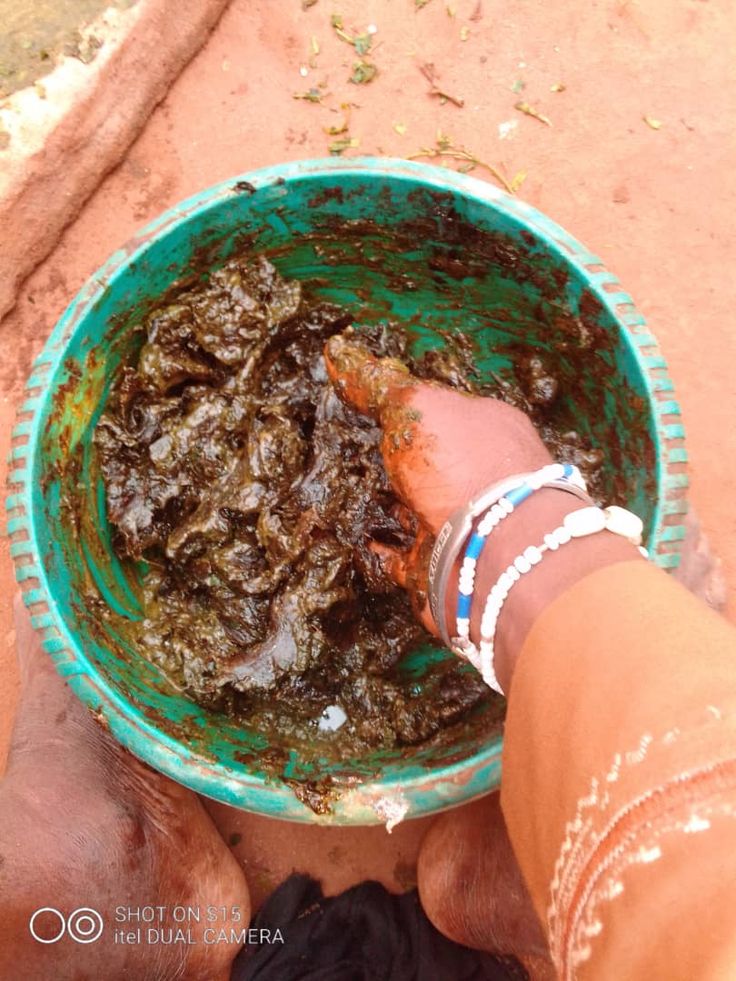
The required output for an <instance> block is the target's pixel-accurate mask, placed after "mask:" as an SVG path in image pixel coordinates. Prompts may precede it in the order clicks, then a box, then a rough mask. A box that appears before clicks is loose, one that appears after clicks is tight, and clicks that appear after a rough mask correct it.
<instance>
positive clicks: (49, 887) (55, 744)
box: [0, 602, 250, 981]
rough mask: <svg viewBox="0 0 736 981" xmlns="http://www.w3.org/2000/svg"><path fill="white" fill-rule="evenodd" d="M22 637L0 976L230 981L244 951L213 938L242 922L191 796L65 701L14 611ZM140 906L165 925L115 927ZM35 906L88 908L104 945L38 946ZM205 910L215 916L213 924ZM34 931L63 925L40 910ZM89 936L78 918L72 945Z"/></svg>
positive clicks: (241, 898)
mask: <svg viewBox="0 0 736 981" xmlns="http://www.w3.org/2000/svg"><path fill="white" fill-rule="evenodd" d="M16 629H17V647H18V653H19V659H20V665H21V681H22V690H21V698H20V704H19V707H18V715H17V720H16V724H15V729H14V731H13V738H12V743H11V750H10V756H9V760H8V769H7V776H6V777H5V779H4V780H3V782H2V784H0V977H2V978H20V977H23V978H28V979H35V978H39V979H41V978H48V977H54V978H55V979H56V981H64V979H67V978H69V979H71V978H74V979H87V978H89V979H98V978H109V979H111V981H113V979H117V978H130V979H139V978H153V977H155V978H156V979H157V981H166V979H169V978H171V979H174V978H177V979H187V981H200V979H201V981H224V979H226V978H228V977H229V974H230V965H231V962H232V960H233V958H234V957H235V955H236V954H237V952H238V949H239V947H240V944H239V943H237V942H235V943H234V944H230V943H226V942H216V943H215V942H207V939H208V938H209V940H210V941H211V940H213V939H214V938H215V937H216V936H217V933H218V931H219V930H220V929H225V930H226V931H227V932H228V933H229V931H230V929H231V928H233V929H235V931H236V932H237V931H238V930H240V929H244V928H245V927H247V925H248V922H249V919H250V900H249V896H248V888H247V885H246V882H245V878H244V876H243V873H242V871H241V870H240V868H239V866H238V864H237V862H236V861H235V859H234V858H233V856H232V855H231V854H230V852H229V850H228V848H227V846H226V845H225V843H224V841H223V840H222V838H220V836H219V835H218V833H217V831H216V829H215V827H214V825H213V823H212V821H211V819H210V818H209V816H208V815H207V814H206V812H205V810H204V808H203V807H202V804H201V803H200V801H199V800H198V798H197V797H196V795H195V794H193V793H192V792H191V791H189V790H187V789H185V788H184V787H181V786H179V785H178V784H175V783H173V782H172V781H170V780H169V779H167V778H166V777H163V776H161V775H160V774H159V773H156V772H155V771H154V770H151V769H149V768H148V767H147V766H146V765H145V764H143V763H141V762H140V761H139V760H137V759H136V758H135V757H133V756H131V754H130V753H128V752H127V751H126V750H124V749H123V748H122V747H121V746H119V745H118V744H117V743H116V742H115V740H114V739H113V738H112V737H111V736H110V735H109V734H108V733H107V732H105V731H104V730H103V729H102V728H101V727H100V726H99V725H98V724H97V723H96V722H95V720H94V719H93V717H92V715H91V714H90V713H89V711H88V710H87V709H86V708H85V706H84V705H82V703H81V702H79V701H78V700H77V698H76V697H75V696H74V695H73V694H72V693H71V692H70V691H69V689H68V688H67V687H66V685H65V684H64V682H63V681H62V679H61V678H60V677H59V675H57V673H56V671H55V669H54V667H53V665H52V663H51V659H50V658H49V657H48V655H46V654H45V653H44V652H43V650H42V649H41V646H40V641H39V639H38V637H37V635H36V634H35V632H34V631H33V630H32V628H31V626H30V621H29V618H28V615H27V613H26V612H25V610H24V609H23V607H22V604H21V603H20V602H18V604H17V606H16ZM143 906H150V907H164V908H165V912H164V913H162V914H157V916H158V915H160V916H162V917H163V919H162V920H154V922H152V923H148V924H146V923H138V922H136V921H135V920H133V921H130V922H122V923H121V922H120V921H119V916H118V918H117V920H116V907H124V908H126V909H127V908H128V907H133V908H138V907H143ZM41 907H53V908H54V909H56V910H59V911H60V912H61V913H62V914H63V915H64V916H65V917H68V916H69V914H70V913H71V912H72V911H74V910H78V909H79V908H80V907H90V908H91V909H92V910H94V911H96V912H98V913H99V914H100V915H101V917H102V920H103V922H104V928H103V932H102V935H101V936H100V939H99V940H97V941H95V942H92V943H86V944H85V943H80V942H78V941H75V940H74V939H73V938H72V937H70V936H69V931H68V930H67V931H66V932H65V934H64V935H63V936H62V938H61V939H60V940H59V941H58V942H56V943H53V944H42V943H39V942H38V941H37V940H34V939H33V937H32V936H31V934H30V931H29V921H30V918H31V915H32V914H33V912H34V911H35V910H38V909H39V908H41ZM174 907H180V908H181V907H192V908H194V909H198V910H200V911H201V914H200V915H201V917H202V920H201V921H200V922H199V923H197V922H195V921H192V920H191V919H189V920H188V921H185V922H181V923H176V922H174V920H173V916H174V913H173V912H172V911H173V909H174ZM208 907H212V908H217V909H218V913H217V914H216V919H214V920H213V921H208V920H207V919H206V911H207V908H208ZM222 907H225V909H226V910H227V911H228V912H227V913H225V914H223V911H222ZM233 908H236V909H237V910H238V912H236V913H235V914H233V913H232V912H231V911H232V910H233ZM125 915H127V914H125ZM34 926H35V930H36V932H37V933H38V935H40V936H41V937H42V938H47V939H48V938H51V937H54V936H55V935H56V934H57V933H58V931H59V929H60V920H59V917H58V916H57V915H56V914H54V913H45V914H41V915H40V916H39V917H38V918H37V919H36V921H35V924H34ZM92 926H93V921H92V920H84V919H82V920H80V921H79V929H78V935H81V934H83V933H84V932H85V931H86V932H87V933H90V932H91V931H92ZM138 926H141V927H143V930H142V933H143V942H142V943H133V944H121V943H120V942H117V943H116V942H115V932H116V930H121V929H122V930H123V932H124V933H127V932H129V931H131V930H134V929H135V928H137V927H138ZM149 927H153V928H161V929H166V930H168V929H169V928H172V927H173V928H175V929H176V928H179V927H180V928H183V929H184V930H185V931H186V930H189V931H190V932H191V940H192V943H191V944H185V943H182V942H178V943H173V944H171V945H163V944H161V943H153V944H151V945H149V944H147V943H146V940H147V939H148V934H147V930H148V928H149ZM207 928H209V929H210V930H211V931H212V929H213V928H214V932H211V933H208V934H207V935H206V936H205V930H206V929H207ZM154 936H155V935H154Z"/></svg>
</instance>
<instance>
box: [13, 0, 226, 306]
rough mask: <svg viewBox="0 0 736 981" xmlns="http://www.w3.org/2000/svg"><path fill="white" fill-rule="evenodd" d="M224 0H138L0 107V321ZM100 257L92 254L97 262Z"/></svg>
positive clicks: (95, 26)
mask: <svg viewBox="0 0 736 981" xmlns="http://www.w3.org/2000/svg"><path fill="white" fill-rule="evenodd" d="M227 4H228V0H178V2H177V4H176V6H175V12H174V9H173V8H172V4H171V2H170V0H138V2H137V3H135V4H134V5H133V6H132V7H129V8H128V9H126V10H118V9H115V8H108V9H107V10H105V11H104V12H103V13H102V14H101V15H100V16H99V17H98V18H96V19H95V20H94V21H93V22H92V23H90V25H89V26H88V27H87V28H86V29H85V30H84V31H83V34H84V36H85V37H90V36H94V37H96V38H98V39H99V40H101V41H102V42H103V43H102V46H101V47H100V49H99V51H98V53H97V56H96V57H95V59H94V60H93V61H92V62H90V63H89V64H83V63H82V62H81V61H79V60H77V59H75V58H64V59H63V60H62V61H61V62H60V63H59V65H58V66H57V67H56V68H55V69H54V70H53V71H52V72H51V73H50V74H49V75H47V76H45V77H44V78H42V79H41V80H40V84H39V83H37V84H36V85H32V86H29V87H28V88H25V89H22V90H20V91H18V92H15V93H13V95H11V96H9V97H8V98H7V99H5V100H4V101H3V102H2V103H1V104H0V134H2V135H3V136H4V140H3V142H5V143H6V146H5V147H2V146H0V271H1V272H0V320H2V318H3V317H4V316H5V314H7V313H8V312H9V311H10V310H11V309H12V307H13V306H14V304H15V300H16V297H17V293H18V289H19V288H20V285H21V284H22V282H23V280H24V279H25V278H26V277H27V276H28V275H29V274H30V273H31V272H32V271H33V269H34V268H35V267H36V266H37V265H38V264H39V263H40V262H41V261H42V260H43V259H45V258H46V256H47V255H48V254H49V253H50V252H51V251H52V249H53V248H54V246H55V245H56V243H57V242H58V240H59V238H60V237H61V234H62V232H63V230H64V228H65V227H66V225H67V224H69V222H70V221H72V220H73V219H74V218H75V217H76V216H77V214H78V212H79V210H80V208H81V207H82V205H83V204H84V202H85V201H86V200H87V198H88V197H89V196H90V194H91V193H92V192H93V191H94V190H95V188H96V187H97V186H98V185H99V183H100V181H101V180H102V178H103V177H104V176H105V175H106V174H107V173H108V172H109V171H110V170H112V169H113V168H114V167H115V166H116V164H118V163H119V161H120V160H121V159H122V157H123V155H124V154H125V152H126V150H127V149H128V148H129V146H130V145H131V143H132V142H133V141H134V139H135V138H136V136H138V134H139V133H140V131H141V130H142V129H143V126H144V125H145V122H146V120H147V119H148V117H149V115H150V114H151V111H152V110H153V108H154V107H155V106H156V104H157V103H158V102H160V101H161V100H162V99H163V98H164V96H165V95H166V93H167V91H168V90H169V87H170V86H171V84H172V82H173V81H174V79H175V78H176V77H177V76H178V75H179V73H180V72H181V70H182V69H183V68H184V66H185V65H186V64H187V62H188V61H189V60H190V59H191V58H192V56H193V55H194V54H195V53H196V52H197V51H198V50H199V48H200V47H201V46H202V45H203V44H204V42H205V41H206V40H207V37H208V36H209V33H210V31H211V30H212V28H213V27H214V26H215V24H216V23H217V21H218V19H219V17H220V15H221V13H222V12H223V10H224V9H225V7H226V6H227ZM103 258H104V256H102V257H101V259H103Z"/></svg>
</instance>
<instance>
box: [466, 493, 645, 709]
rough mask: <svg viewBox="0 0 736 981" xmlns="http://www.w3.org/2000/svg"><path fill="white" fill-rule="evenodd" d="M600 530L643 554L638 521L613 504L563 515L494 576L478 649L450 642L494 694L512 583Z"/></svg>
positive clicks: (469, 642) (469, 644)
mask: <svg viewBox="0 0 736 981" xmlns="http://www.w3.org/2000/svg"><path fill="white" fill-rule="evenodd" d="M600 531H611V532H613V533H614V534H615V535H620V536H621V537H622V538H625V539H627V540H628V541H630V542H631V543H632V544H633V545H638V546H639V548H640V551H641V552H642V554H643V555H645V556H646V555H647V552H646V549H643V548H641V538H642V532H643V525H642V521H641V518H638V517H637V516H636V515H635V514H632V513H631V511H627V510H626V509H625V508H620V507H616V506H613V505H612V506H611V507H607V508H598V507H587V508H581V509H580V510H578V511H572V512H571V513H570V514H568V515H566V516H565V518H564V519H563V522H562V524H561V525H560V526H559V527H557V528H555V529H554V530H553V531H551V532H550V533H549V534H547V535H545V536H544V541H543V542H542V544H541V545H530V546H529V548H527V549H525V550H524V551H523V552H522V553H521V555H517V557H516V558H515V559H514V561H513V562H512V563H511V564H510V565H509V566H508V568H507V569H505V571H504V572H502V573H501V575H500V576H499V577H498V580H497V581H496V584H495V586H493V588H492V589H491V591H490V592H489V594H488V599H487V600H486V605H485V608H484V610H483V617H482V619H481V625H480V647H479V648H477V647H476V646H475V644H473V643H472V641H470V640H466V639H464V638H459V637H458V638H456V641H454V642H453V648H452V649H453V650H454V651H455V653H457V654H459V655H460V656H462V657H464V658H466V659H467V660H469V661H470V663H471V664H473V665H474V666H475V667H476V668H477V669H478V670H479V671H480V673H481V675H482V676H483V680H484V681H485V682H486V684H487V685H488V686H489V687H491V688H493V689H494V691H497V692H499V694H501V695H503V690H502V688H501V686H500V684H499V683H498V678H497V677H496V672H495V668H494V647H493V642H494V637H495V635H496V626H497V624H498V618H499V616H500V614H501V610H502V609H503V605H504V603H505V601H506V597H507V596H508V594H509V592H510V591H511V589H512V588H513V586H514V584H515V583H517V582H518V581H519V579H521V577H522V576H523V575H524V574H525V573H527V572H530V571H531V570H532V569H533V568H534V566H535V565H538V564H539V563H540V562H541V561H542V558H543V557H544V554H545V552H555V551H557V549H558V548H560V546H561V545H566V544H567V543H568V542H569V541H571V540H572V539H573V538H585V537H586V536H588V535H595V534H597V533H598V532H600Z"/></svg>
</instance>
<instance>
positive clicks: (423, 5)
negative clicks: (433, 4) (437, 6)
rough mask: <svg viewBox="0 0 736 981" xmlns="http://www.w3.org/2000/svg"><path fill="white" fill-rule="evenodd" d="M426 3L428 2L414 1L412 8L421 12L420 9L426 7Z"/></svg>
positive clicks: (427, 0)
mask: <svg viewBox="0 0 736 981" xmlns="http://www.w3.org/2000/svg"><path fill="white" fill-rule="evenodd" d="M428 3H429V0H414V6H415V7H416V9H417V10H421V9H422V7H426V6H427V4H428Z"/></svg>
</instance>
